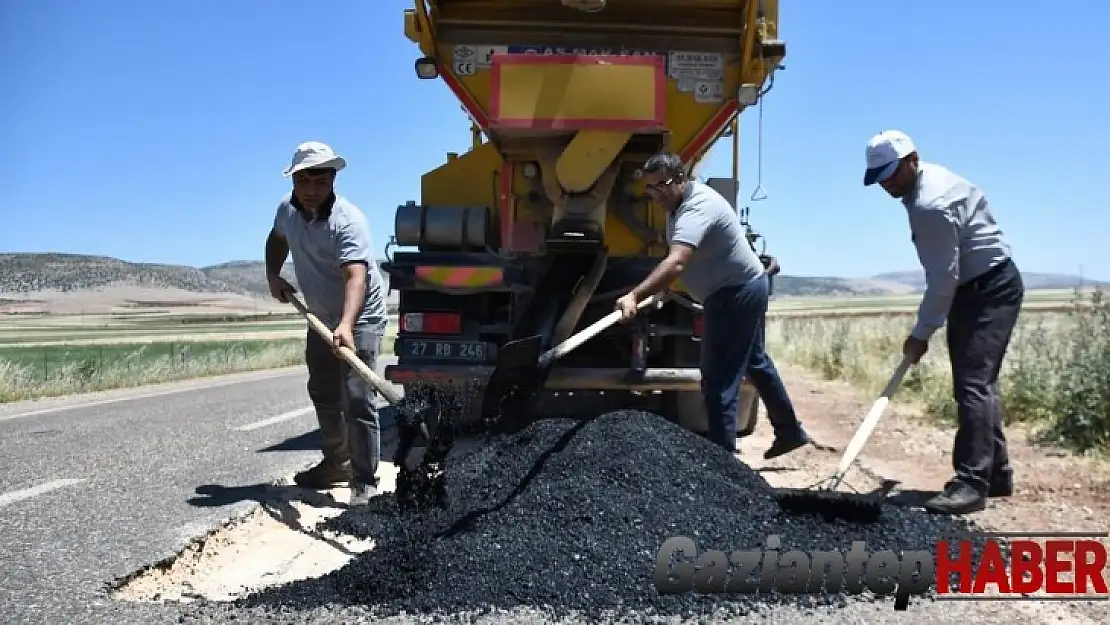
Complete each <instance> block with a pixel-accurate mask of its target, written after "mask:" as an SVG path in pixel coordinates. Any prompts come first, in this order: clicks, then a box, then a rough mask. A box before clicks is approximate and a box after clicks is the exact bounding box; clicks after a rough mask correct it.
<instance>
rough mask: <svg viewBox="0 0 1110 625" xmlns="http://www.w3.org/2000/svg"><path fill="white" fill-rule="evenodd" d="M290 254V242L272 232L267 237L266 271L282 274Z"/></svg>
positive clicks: (271, 273) (272, 274)
mask: <svg viewBox="0 0 1110 625" xmlns="http://www.w3.org/2000/svg"><path fill="white" fill-rule="evenodd" d="M288 256H289V244H288V243H286V242H285V240H284V239H282V238H281V237H279V236H277V235H275V234H274V233H273V232H271V233H270V236H268V237H266V273H267V274H269V275H271V276H278V275H281V268H282V267H284V266H285V259H286V258H287V257H288Z"/></svg>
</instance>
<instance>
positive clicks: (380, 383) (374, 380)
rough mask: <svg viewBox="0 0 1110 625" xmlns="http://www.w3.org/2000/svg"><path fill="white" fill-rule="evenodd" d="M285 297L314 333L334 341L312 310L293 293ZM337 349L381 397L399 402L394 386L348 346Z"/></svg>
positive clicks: (392, 401)
mask: <svg viewBox="0 0 1110 625" xmlns="http://www.w3.org/2000/svg"><path fill="white" fill-rule="evenodd" d="M285 298H286V299H287V300H289V303H290V304H293V307H294V308H296V309H297V312H299V313H301V316H302V317H304V318H305V320H306V321H308V325H309V326H310V327H311V328H312V329H313V330H315V331H316V334H319V335H320V336H321V337H323V339H324V340H325V341H327V342H328V344H329V345H330V344H332V343H334V342H335V337H334V335H333V334H332V332H331V330H329V329H328V326H326V325H324V322H322V321H320V319H319V318H318V317H317V316H316V315H314V314H312V312H311V311H309V310H308V307H307V306H305V305H304V303H303V302H302V301H301V300H300V299H298V298H297V296H296V295H293V293H291V292H289V291H286V292H285ZM338 351H339V355H340V356H341V357H342V358H343V360H345V361H346V362H347V364H348V365H351V368H352V369H354V370H355V372H356V373H358V374H359V376H360V377H362V379H364V380H366V383H367V384H369V385H370V386H372V387H373V388H374V390H376V391H378V392H379V393H381V394H382V397H385V400H386V401H387V402H389V403H390V404H392V405H394V406H396V405H398V404H400V403H401V400H402V399H403V397H401V394H400V393H398V392H397V390H396V389H395V388H393V385H392V384H390V383H389V382H387V381H386V380H385V379H384V378H382V376H380V375H378V374H377V373H375V372H374V370H373V369H371V368H370V367H368V366H366V363H364V362H362V360H360V359H359V357H358V355H356V354H355V353H354V352H353V351H351V349H350V348H349V347H346V346H341V347H340V348H339V350H338Z"/></svg>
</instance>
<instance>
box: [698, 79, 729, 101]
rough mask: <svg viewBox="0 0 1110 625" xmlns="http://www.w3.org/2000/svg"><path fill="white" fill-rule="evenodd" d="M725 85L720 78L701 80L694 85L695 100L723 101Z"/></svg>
mask: <svg viewBox="0 0 1110 625" xmlns="http://www.w3.org/2000/svg"><path fill="white" fill-rule="evenodd" d="M724 99H725V85H724V83H723V82H721V81H719V80H714V81H707V80H703V81H699V82H698V83H697V84H696V85H695V86H694V100H696V101H698V102H723V101H724Z"/></svg>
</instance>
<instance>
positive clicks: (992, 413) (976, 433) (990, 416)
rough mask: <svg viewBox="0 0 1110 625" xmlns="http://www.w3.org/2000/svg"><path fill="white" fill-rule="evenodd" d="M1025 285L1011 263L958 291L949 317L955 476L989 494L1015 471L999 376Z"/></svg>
mask: <svg viewBox="0 0 1110 625" xmlns="http://www.w3.org/2000/svg"><path fill="white" fill-rule="evenodd" d="M1024 296H1025V285H1024V284H1023V283H1022V280H1021V273H1020V272H1019V271H1018V269H1017V266H1016V265H1014V263H1013V262H1012V261H1009V260H1008V261H1006V262H1004V263H1002V264H1001V265H998V266H997V267H995V268H994V269H991V270H990V271H988V272H987V273H985V274H983V275H981V276H979V277H978V278H975V279H974V280H972V281H970V282H968V283H967V284H963V285H961V286H960V287H959V288H958V289H956V295H955V297H954V298H953V300H952V308H951V309H950V311H949V313H948V353H949V357H950V359H951V361H952V383H953V393H954V395H955V399H956V406H957V410H958V414H959V429H957V430H956V442H955V446H954V449H953V452H952V467H953V468H954V469H955V471H956V477H957V478H959V479H960V480H961V481H964V482H967V483H968V484H970V485H972V486H974V487H975V488H977V489H979V490H981V491H985V490H986V489H987V488H988V487H989V485H990V483H991V480H992V478H993V479H999V478H1007V477H1009V475H1008V474H1010V473H1011V472H1012V469H1011V468H1010V457H1009V454H1008V453H1007V451H1006V435H1005V434H1003V432H1002V422H1003V416H1002V402H1001V399H1000V398H999V395H998V374H999V371H1000V370H1001V369H1002V359H1003V358H1004V357H1005V356H1006V348H1007V347H1008V346H1009V344H1010V335H1011V334H1012V333H1013V330H1014V326H1015V325H1016V324H1017V319H1018V314H1019V313H1020V312H1021V303H1022V300H1023V299H1024Z"/></svg>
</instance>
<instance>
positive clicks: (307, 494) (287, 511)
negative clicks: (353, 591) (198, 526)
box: [186, 483, 354, 555]
mask: <svg viewBox="0 0 1110 625" xmlns="http://www.w3.org/2000/svg"><path fill="white" fill-rule="evenodd" d="M196 493H197V495H199V496H198V497H190V498H189V499H187V500H186V501H187V502H188V503H189V505H191V506H197V507H199V508H221V507H224V506H230V505H233V504H237V503H241V502H244V501H254V502H256V503H258V504H259V508H261V509H262V510H264V511H265V512H266V514H268V515H269V516H270V517H271V518H272V519H274V520H275V521H277V522H279V523H281V524H283V525H285V526H286V527H288V528H289V529H291V530H293V531H295V532H300V533H302V534H305V535H306V536H311V537H313V538H315V539H317V540H320V541H323V542H326V543H328V544H329V545H331V546H332V547H334V548H335V549H337V550H338V551H341V552H343V553H345V554H347V555H354V554H353V552H351V551H349V550H348V549H347V548H346V547H344V546H343V545H342V544H341V543H339V542H337V541H335V540H334V539H332V538H330V537H328V536H325V535H324V534H322V533H321V532H320V531H318V530H317V529H316V528H315V527H305V526H304V525H302V524H301V513H300V511H299V510H297V508H296V506H294V505H293V503H294V502H297V503H302V504H305V505H308V506H312V507H313V508H338V509H342V508H346V507H347V506H346V504H343V503H340V502H338V501H336V499H335V497H333V496H332V495H331V493H328V492H319V491H314V490H308V489H305V488H301V487H299V486H284V485H276V484H262V483H259V484H248V485H245V486H222V485H220V484H204V485H202V486H198V487H197V489H196Z"/></svg>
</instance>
